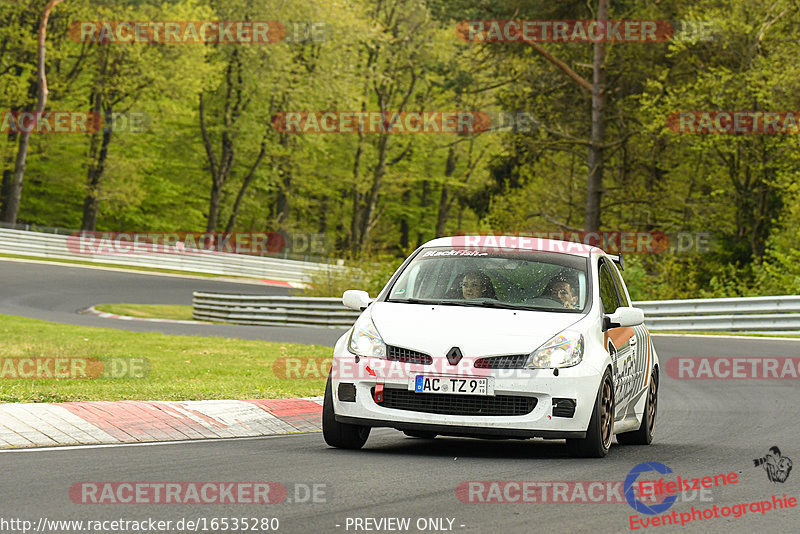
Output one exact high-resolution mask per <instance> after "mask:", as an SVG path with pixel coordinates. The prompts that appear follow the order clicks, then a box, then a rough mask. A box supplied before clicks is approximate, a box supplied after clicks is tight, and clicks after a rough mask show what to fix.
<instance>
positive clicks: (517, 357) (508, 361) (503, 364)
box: [475, 354, 530, 369]
mask: <svg viewBox="0 0 800 534" xmlns="http://www.w3.org/2000/svg"><path fill="white" fill-rule="evenodd" d="M528 356H530V354H514V355H511V356H491V357H488V358H478V359H477V360H475V367H477V368H478V369H524V368H525V362H527V361H528Z"/></svg>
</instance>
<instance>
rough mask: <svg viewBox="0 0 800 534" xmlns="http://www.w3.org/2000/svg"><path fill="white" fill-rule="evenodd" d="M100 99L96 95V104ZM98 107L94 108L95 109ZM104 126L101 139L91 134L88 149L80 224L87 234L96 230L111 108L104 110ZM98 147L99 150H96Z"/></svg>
mask: <svg viewBox="0 0 800 534" xmlns="http://www.w3.org/2000/svg"><path fill="white" fill-rule="evenodd" d="M100 98H102V97H101V96H100V95H97V99H98V102H99V101H100ZM97 108H99V106H96V109H97ZM104 114H105V126H104V127H103V134H102V139H100V134H99V133H94V134H92V142H91V146H90V147H89V158H90V163H89V170H88V172H87V185H88V189H87V190H86V197H85V198H84V200H83V222H81V230H84V231H87V232H94V231H95V230H96V229H97V212H98V211H99V208H100V203H99V199H98V197H99V193H100V183H101V182H102V180H103V171H104V170H105V167H106V159H107V158H108V145H110V144H111V135H112V133H113V131H112V130H113V121H112V120H111V118H112V108H111V106H107V107H106V108H105V113H104ZM98 145H100V146H99V150H98Z"/></svg>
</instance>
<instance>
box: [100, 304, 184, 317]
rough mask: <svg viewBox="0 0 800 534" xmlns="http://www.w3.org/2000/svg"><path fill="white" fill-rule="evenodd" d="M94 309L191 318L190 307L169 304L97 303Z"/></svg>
mask: <svg viewBox="0 0 800 534" xmlns="http://www.w3.org/2000/svg"><path fill="white" fill-rule="evenodd" d="M94 309H95V310H97V311H100V312H105V313H113V314H114V315H127V316H129V317H142V318H146V319H173V320H178V321H191V320H192V307H191V306H189V305H185V306H184V305H169V304H98V305H97V306H95V307H94Z"/></svg>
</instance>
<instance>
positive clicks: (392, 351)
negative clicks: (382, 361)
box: [386, 345, 433, 365]
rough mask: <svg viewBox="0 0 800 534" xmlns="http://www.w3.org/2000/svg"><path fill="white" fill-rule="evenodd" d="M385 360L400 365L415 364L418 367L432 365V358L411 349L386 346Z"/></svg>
mask: <svg viewBox="0 0 800 534" xmlns="http://www.w3.org/2000/svg"><path fill="white" fill-rule="evenodd" d="M386 359H387V360H391V361H393V362H400V363H416V364H420V365H430V364H432V363H433V356H431V355H429V354H425V353H422V352H417V351H415V350H411V349H404V348H401V347H394V346H392V345H387V346H386Z"/></svg>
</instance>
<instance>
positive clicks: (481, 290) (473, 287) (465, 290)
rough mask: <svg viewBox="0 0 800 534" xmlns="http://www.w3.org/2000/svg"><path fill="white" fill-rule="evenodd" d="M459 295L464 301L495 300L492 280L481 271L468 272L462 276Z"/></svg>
mask: <svg viewBox="0 0 800 534" xmlns="http://www.w3.org/2000/svg"><path fill="white" fill-rule="evenodd" d="M461 294H462V295H463V296H464V298H465V299H479V298H490V299H494V298H497V295H496V294H495V292H494V285H493V284H492V280H491V279H490V278H489V277H488V276H486V274H485V273H483V272H481V271H469V272H468V273H467V274H465V275H464V279H463V280H462V281H461Z"/></svg>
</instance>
